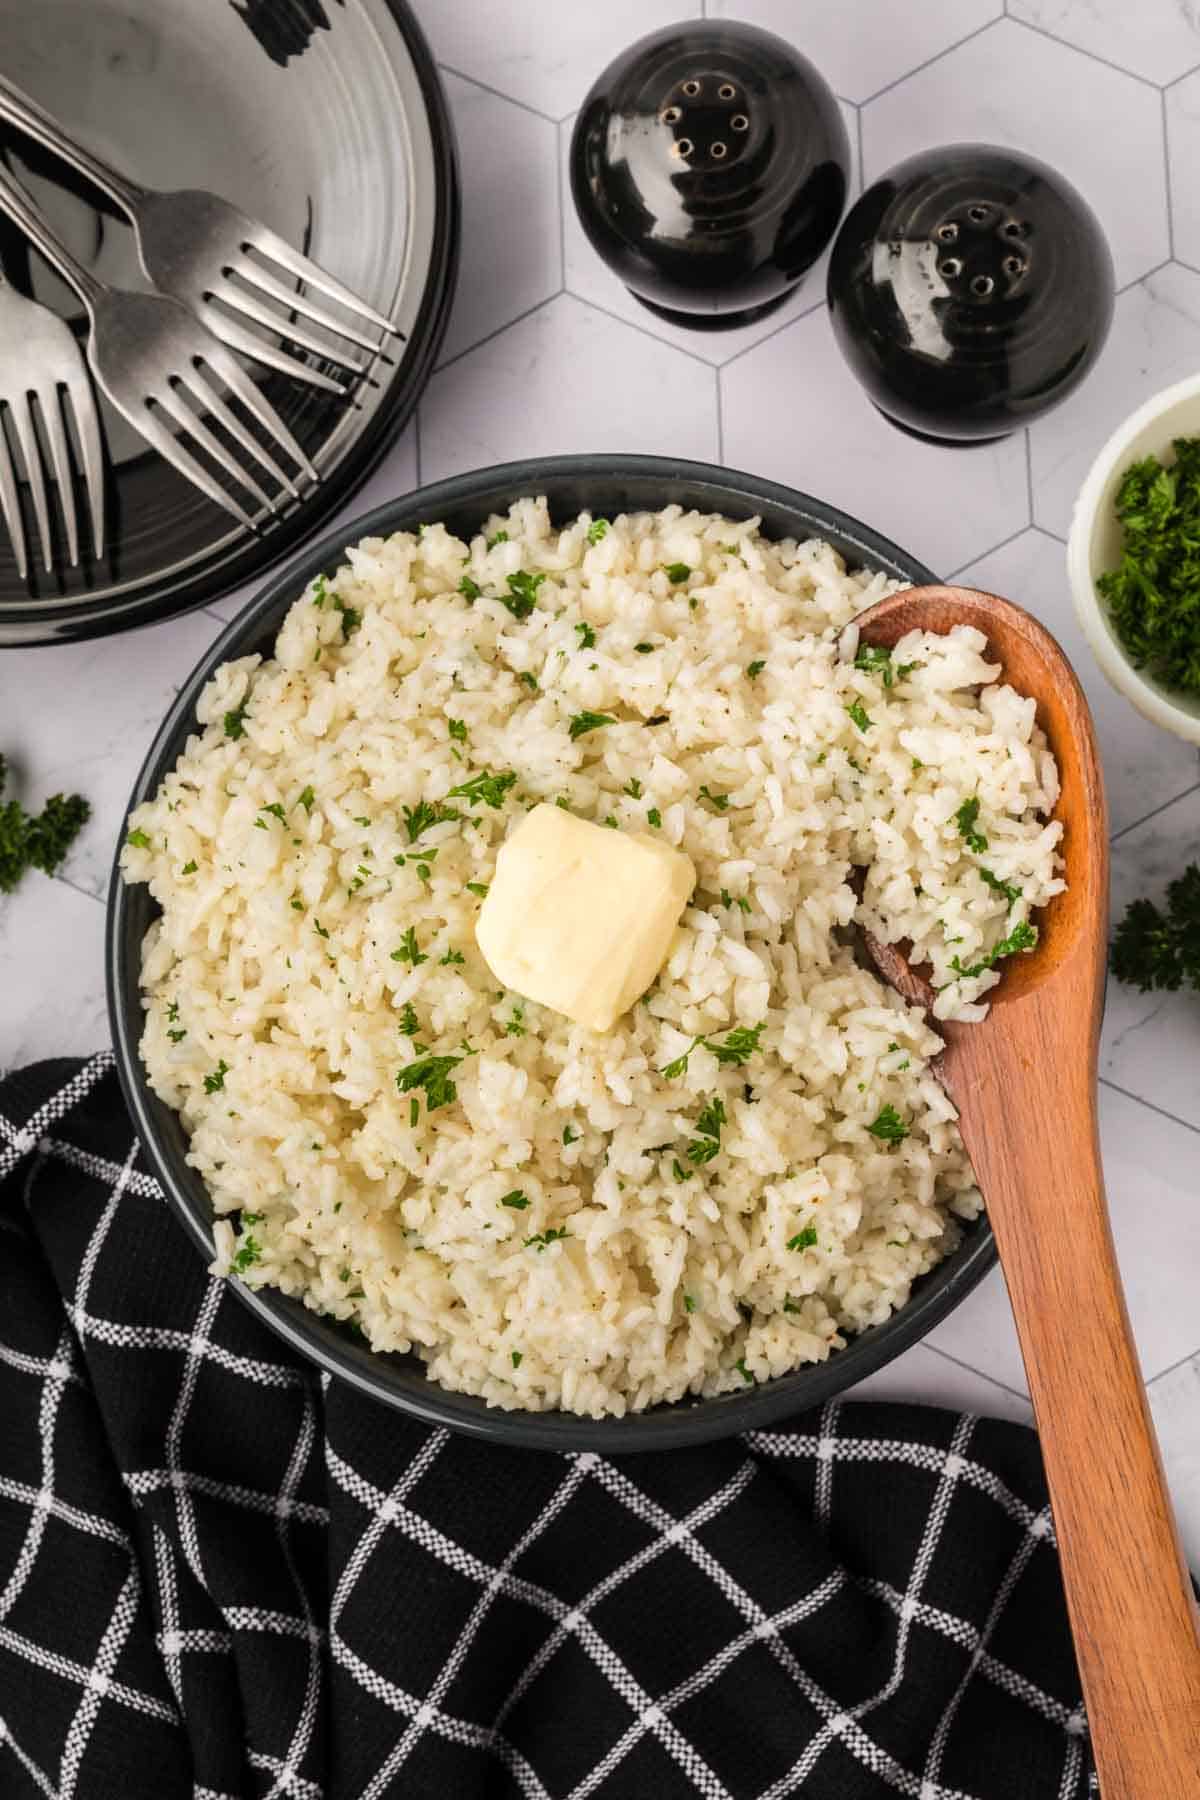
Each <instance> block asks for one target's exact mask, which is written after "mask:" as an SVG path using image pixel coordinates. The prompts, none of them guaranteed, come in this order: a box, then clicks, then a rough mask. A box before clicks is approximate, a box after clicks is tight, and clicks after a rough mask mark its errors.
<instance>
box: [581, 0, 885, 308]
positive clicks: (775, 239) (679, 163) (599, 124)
mask: <svg viewBox="0 0 1200 1800" xmlns="http://www.w3.org/2000/svg"><path fill="white" fill-rule="evenodd" d="M849 166H850V146H849V143H848V141H847V138H846V128H845V126H844V124H843V123H842V115H841V112H840V110H839V108H838V103H837V101H836V100H835V99H834V97H833V94H832V92H831V91H830V89H829V87H828V86H827V84H826V83H825V82H824V81H823V80H822V78H821V76H820V75H819V74H818V72H817V70H816V69H815V68H814V67H813V65H812V64H811V63H810V62H809V61H808V59H807V58H806V57H803V56H801V55H800V54H799V52H798V51H796V50H793V49H792V47H791V45H790V44H786V43H784V41H783V39H782V38H778V37H775V36H774V35H773V34H772V33H771V32H769V31H760V30H759V29H758V28H757V26H754V25H742V24H737V23H733V22H730V21H720V22H717V21H704V22H699V23H696V24H690V23H684V24H679V25H670V26H668V27H667V28H666V29H665V30H663V31H654V32H651V33H650V35H649V36H648V37H644V38H641V39H639V41H638V42H637V43H636V44H633V45H632V46H631V47H630V48H629V49H628V50H626V51H625V52H624V53H623V54H622V55H621V56H619V57H617V59H616V61H615V62H613V63H611V64H610V65H609V67H608V68H607V69H606V70H605V71H604V73H603V75H601V76H600V78H599V80H598V81H597V82H596V83H595V85H594V86H593V87H592V90H591V92H590V93H589V94H588V97H587V99H586V100H585V101H584V103H583V108H582V111H581V112H580V114H579V118H578V119H577V121H576V124H575V131H574V134H573V136H572V139H571V192H572V194H573V196H574V200H575V206H576V209H577V211H578V213H579V217H580V220H581V221H582V223H583V227H584V230H585V231H586V232H587V234H588V237H589V238H590V239H591V241H592V244H593V246H594V247H595V249H596V250H597V251H598V253H599V254H600V256H601V257H603V259H604V261H605V262H606V263H607V264H608V265H609V267H610V268H611V269H613V270H614V271H615V273H616V274H617V275H619V276H620V278H621V280H622V281H623V282H624V283H625V285H626V287H628V288H629V289H630V291H631V292H632V293H633V294H635V295H636V296H637V298H638V299H639V300H641V301H644V302H645V304H646V305H647V306H649V307H652V308H653V309H654V310H655V311H656V312H660V313H662V314H664V315H665V316H666V317H668V318H670V319H672V320H674V321H675V322H676V323H677V324H680V325H691V326H700V327H710V328H711V327H713V326H723V325H741V324H745V323H746V322H747V320H748V319H750V318H757V317H759V316H761V315H762V314H763V313H765V312H769V311H770V310H771V308H772V307H774V306H778V305H779V304H780V302H781V301H782V300H783V299H784V298H785V297H786V295H787V293H788V292H789V290H790V289H791V288H792V287H793V286H794V285H795V284H796V282H797V281H799V279H800V277H801V276H802V275H803V274H804V272H805V270H806V269H809V268H811V267H812V265H813V263H814V262H815V261H816V260H817V258H818V256H820V254H821V252H822V251H823V250H824V249H825V246H826V245H827V244H828V242H829V240H830V238H831V237H832V236H833V233H834V230H835V229H836V226H837V222H838V220H839V218H840V217H841V213H842V207H843V205H844V204H845V199H846V186H847V176H848V171H849Z"/></svg>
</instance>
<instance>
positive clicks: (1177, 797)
mask: <svg viewBox="0 0 1200 1800" xmlns="http://www.w3.org/2000/svg"><path fill="white" fill-rule="evenodd" d="M1197 792H1200V781H1194V782H1193V783H1192V785H1191V787H1186V788H1184V789H1183V790H1182V792H1180V793H1178V794H1173V795H1172V796H1171V798H1170V799H1169V800H1164V801H1163V803H1162V805H1161V806H1156V807H1154V808H1153V810H1152V811H1150V812H1148V813H1146V814H1144V815H1143V817H1142V818H1140V819H1135V820H1134V821H1133V823H1132V825H1122V827H1121V829H1120V831H1114V832H1113V835H1112V837H1111V838H1110V839H1109V842H1110V843H1112V844H1119V843H1120V841H1121V839H1122V838H1123V837H1128V836H1129V833H1130V832H1131V831H1137V830H1139V829H1140V828H1141V827H1142V826H1143V825H1148V824H1149V823H1150V821H1151V819H1157V818H1158V816H1159V814H1160V813H1165V812H1166V811H1167V810H1168V808H1169V807H1172V806H1178V804H1179V802H1180V801H1181V800H1186V799H1187V798H1188V796H1189V795H1190V794H1195V793H1197Z"/></svg>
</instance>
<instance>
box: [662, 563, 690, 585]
mask: <svg viewBox="0 0 1200 1800" xmlns="http://www.w3.org/2000/svg"><path fill="white" fill-rule="evenodd" d="M691 572H692V571H691V569H690V568H689V567H688V565H687V563H680V562H675V563H664V564H663V574H664V575H665V576H666V578H667V580H668V581H673V582H675V584H676V585H678V584H679V582H681V581H686V580H687V578H688V576H689V575H690V574H691Z"/></svg>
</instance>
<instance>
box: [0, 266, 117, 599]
mask: <svg viewBox="0 0 1200 1800" xmlns="http://www.w3.org/2000/svg"><path fill="white" fill-rule="evenodd" d="M60 389H63V390H65V393H66V397H67V398H68V399H69V400H70V402H71V411H72V413H73V414H74V416H75V433H76V438H77V441H78V448H79V459H80V462H81V463H82V465H83V485H84V488H85V489H86V491H87V497H88V510H89V512H90V514H91V521H92V548H93V550H94V552H95V555H96V557H97V558H99V557H101V556H103V554H104V462H103V458H102V457H101V453H100V421H99V419H98V418H97V416H96V397H95V395H94V394H93V393H92V385H91V382H90V381H89V380H88V377H87V368H86V365H85V363H84V360H83V352H82V350H81V349H80V348H79V345H78V344H77V343H76V341H75V334H74V333H73V332H72V330H71V327H70V326H69V325H68V324H67V322H66V320H65V319H60V318H59V317H58V315H57V314H56V313H52V312H51V311H50V309H49V307H47V306H40V305H39V304H38V302H37V301H36V300H28V299H26V297H25V295H24V294H20V293H18V292H17V290H16V288H14V287H12V286H11V285H10V284H9V283H8V282H7V281H6V280H5V279H4V276H3V275H2V274H0V405H3V406H5V407H7V409H8V413H9V417H10V419H11V422H12V429H13V431H14V433H15V435H16V439H17V442H18V443H19V444H20V446H21V456H22V459H23V461H24V463H25V478H26V480H27V481H28V483H29V490H30V496H31V498H32V500H33V512H34V517H35V519H36V520H37V529H38V538H39V540H40V542H41V550H42V561H43V562H44V563H45V565H46V573H47V574H49V573H50V571H51V570H52V569H53V567H54V556H53V551H52V548H51V540H50V508H49V505H48V503H47V499H46V481H45V473H44V470H43V467H42V452H41V448H40V445H39V443H38V433H37V426H36V424H35V423H34V415H33V407H32V405H31V404H30V402H31V400H35V401H36V402H37V408H38V412H39V413H40V415H41V420H42V430H43V432H44V434H45V438H46V442H47V444H48V445H49V449H50V462H51V466H52V468H53V471H54V480H55V482H56V484H57V486H58V499H59V506H60V507H61V509H62V517H63V525H64V526H65V528H66V534H67V553H68V555H69V557H70V559H71V567H72V568H75V567H76V566H77V565H78V562H79V525H78V521H77V519H76V515H75V487H74V483H73V481H72V477H71V453H70V449H69V446H68V441H67V433H66V430H65V427H64V424H63V401H62V396H61V395H60V392H59V390H60ZM0 512H2V513H3V514H4V520H5V523H6V524H7V526H8V535H9V537H10V538H11V539H12V547H13V552H14V554H15V556H16V559H17V572H18V573H19V575H20V577H21V580H22V581H25V580H26V579H27V578H28V574H29V563H28V558H27V556H26V551H25V526H24V522H23V520H22V517H21V501H20V496H19V494H18V492H17V478H16V471H15V469H14V467H13V460H12V455H11V452H10V450H9V444H8V439H7V437H6V435H5V432H4V426H3V423H2V422H0Z"/></svg>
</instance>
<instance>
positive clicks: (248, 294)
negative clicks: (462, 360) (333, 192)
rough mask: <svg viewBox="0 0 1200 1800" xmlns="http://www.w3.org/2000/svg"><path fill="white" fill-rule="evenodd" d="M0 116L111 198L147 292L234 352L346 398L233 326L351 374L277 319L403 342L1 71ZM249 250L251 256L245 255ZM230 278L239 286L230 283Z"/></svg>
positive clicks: (280, 244)
mask: <svg viewBox="0 0 1200 1800" xmlns="http://www.w3.org/2000/svg"><path fill="white" fill-rule="evenodd" d="M0 119H4V120H7V121H8V123H9V124H12V125H18V126H19V127H20V128H21V130H22V131H25V132H28V134H29V136H30V137H33V138H36V139H37V141H38V142H39V143H40V144H44V145H45V146H46V147H47V148H48V149H50V150H53V151H54V152H55V153H56V154H57V155H59V156H61V157H63V158H64V160H65V161H67V162H69V163H70V164H71V165H72V166H73V167H74V168H76V169H78V170H79V172H80V173H81V174H82V175H86V176H87V178H88V180H89V181H94V182H95V184H96V186H97V187H98V188H101V189H102V190H103V191H104V192H105V193H106V194H108V195H109V196H110V197H111V198H112V199H113V200H115V201H116V203H117V205H118V206H119V207H121V208H122V210H123V211H124V212H126V213H127V214H128V215H129V219H130V222H131V224H132V225H133V231H134V237H135V238H136V240H137V247H138V255H139V257H140V259H141V264H142V268H143V269H144V270H145V272H146V274H147V276H148V277H149V279H150V280H151V281H152V282H153V283H154V285H155V287H156V288H158V289H159V290H160V292H162V293H164V294H173V295H174V297H175V298H176V299H177V300H182V301H183V302H184V304H185V305H186V306H190V307H191V308H192V310H193V312H195V313H196V315H197V317H198V318H200V319H202V320H203V321H204V323H205V324H206V325H207V326H208V328H209V330H210V331H215V332H216V334H217V336H218V337H220V338H223V339H224V341H225V342H226V343H227V344H229V345H230V346H231V347H232V348H233V349H234V350H240V351H242V352H243V354H245V355H246V356H253V357H255V358H257V360H258V361H259V362H264V363H267V364H269V366H270V367H271V368H273V369H279V370H281V371H282V372H283V373H284V374H285V375H294V376H296V377H297V378H298V379H299V380H301V381H309V382H313V383H314V384H315V385H316V386H317V387H322V388H326V389H328V390H329V391H330V392H332V393H335V394H344V393H345V392H346V386H345V383H344V382H341V381H336V380H335V379H334V378H333V377H332V376H330V375H326V374H324V373H323V372H322V371H321V370H319V369H314V368H311V367H310V366H309V364H308V363H305V362H300V361H299V360H298V359H297V358H296V357H294V356H289V355H288V354H287V353H286V351H284V350H280V349H278V348H277V347H276V346H275V345H273V344H268V343H267V342H266V341H265V340H264V339H263V338H261V337H259V336H258V334H257V333H256V332H254V331H251V330H250V329H249V327H248V326H247V325H245V324H243V323H242V322H241V321H242V320H243V319H253V320H256V321H257V322H258V323H259V324H260V325H265V326H267V327H268V328H269V329H270V330H272V331H275V332H278V333H279V334H280V335H281V336H282V337H286V338H289V339H290V340H291V341H292V342H293V343H294V344H299V345H300V346H302V348H304V349H306V350H311V351H313V352H314V353H315V354H316V355H318V356H323V357H325V358H326V360H327V361H329V362H334V363H340V364H342V366H343V367H345V368H346V369H347V370H348V372H349V373H350V374H351V375H353V376H358V375H363V374H365V373H366V368H367V365H366V364H365V363H362V362H359V361H358V360H357V359H356V358H355V357H353V356H351V355H349V354H348V353H347V352H345V351H344V350H341V349H335V348H332V347H331V346H330V345H329V344H328V343H327V342H325V341H324V340H323V339H321V338H319V337H317V336H316V334H315V333H314V332H312V331H309V330H308V329H307V327H306V326H305V325H303V324H298V323H297V322H296V320H295V319H289V318H287V317H286V316H284V315H285V314H286V313H288V312H291V313H297V314H299V315H300V318H301V319H305V320H308V321H309V323H311V324H314V325H320V326H322V327H323V328H324V329H325V330H327V331H331V332H336V333H338V334H339V335H340V336H341V337H343V338H346V339H348V340H349V341H350V343H352V344H357V345H358V346H359V348H360V349H363V350H367V351H370V352H372V353H374V352H376V351H377V350H378V349H379V348H380V345H379V343H378V342H377V340H376V339H375V338H372V337H369V336H368V335H367V333H366V332H365V331H364V330H363V329H362V323H360V322H365V323H367V324H369V325H373V326H374V327H375V329H376V332H380V331H383V332H388V333H390V334H391V335H392V336H394V337H400V338H402V337H403V336H404V333H403V332H401V331H398V330H397V328H396V326H395V325H393V324H392V322H391V320H390V319H385V318H384V317H383V315H382V314H381V313H377V312H376V311H375V310H374V309H373V308H372V307H370V306H368V305H367V304H366V302H365V301H363V300H360V299H359V298H358V296H357V294H354V293H352V292H351V291H350V289H349V288H348V287H344V286H343V285H342V283H341V282H340V281H337V280H335V279H334V277H333V276H332V275H329V274H327V273H326V271H325V270H324V269H322V268H321V267H319V265H318V264H317V263H315V262H312V261H310V259H309V258H308V257H307V256H301V254H300V252H299V251H298V250H293V249H292V246H291V245H290V244H289V243H287V242H286V241H285V240H284V239H283V238H281V237H280V236H279V235H278V233H277V232H274V231H271V230H270V229H269V228H268V227H267V226H266V225H261V224H259V222H258V221H257V220H256V219H251V218H249V217H248V216H247V214H246V213H243V212H240V211H239V210H238V208H237V207H236V206H231V205H230V204H229V202H228V201H226V200H222V199H220V198H219V197H218V196H217V195H216V194H210V193H206V192H205V191H204V190H203V189H199V188H196V189H183V190H180V191H179V192H176V193H160V192H158V191H157V190H156V189H153V188H144V187H139V186H138V184H137V183H136V182H134V181H130V180H129V178H128V177H127V176H125V175H123V174H121V173H120V171H119V170H117V169H114V168H113V167H112V166H111V164H109V163H106V162H104V161H103V160H102V159H101V158H100V157H99V156H96V155H95V154H94V153H93V152H92V151H91V150H89V149H87V148H86V146H85V145H83V144H80V143H78V142H77V141H76V140H75V138H73V137H72V136H71V134H70V132H68V131H67V130H66V129H65V128H64V127H63V126H62V125H60V124H59V122H58V120H57V119H55V118H54V117H53V116H52V115H51V114H50V113H48V112H47V111H46V110H45V108H44V107H42V106H39V104H38V103H37V101H36V100H32V99H30V97H29V95H28V94H25V93H22V91H21V89H20V88H19V87H17V86H16V85H15V84H14V83H13V82H11V81H9V80H8V79H7V78H6V77H5V76H3V75H0ZM251 251H253V252H254V255H253V256H251V255H250V254H248V252H251ZM257 257H262V258H263V259H265V260H266V261H268V262H270V263H273V264H275V265H277V267H278V268H279V269H281V270H285V271H286V272H287V273H288V274H290V275H292V276H294V277H295V278H296V279H297V280H298V281H302V282H303V283H304V284H305V286H306V287H307V288H316V289H317V290H318V291H319V292H320V293H323V294H325V295H327V296H328V298H329V299H331V300H336V301H338V302H339V304H340V305H342V306H343V307H345V308H346V310H347V312H349V313H351V314H352V315H353V316H354V322H352V323H348V322H345V321H343V320H341V319H339V318H338V317H337V316H336V315H335V314H333V313H331V312H330V311H329V309H328V308H327V307H325V306H322V305H321V303H320V302H319V301H318V300H314V299H312V298H311V296H310V295H309V294H307V293H304V294H301V293H297V292H296V290H295V289H294V288H292V287H289V286H288V285H287V283H286V282H285V281H281V280H280V279H279V276H278V275H277V274H273V273H272V272H271V271H270V270H269V269H265V268H264V267H263V266H262V263H261V262H259V261H257V260H256V258H257ZM235 276H236V277H237V278H238V279H237V280H235V279H233V278H234V277H235ZM242 284H247V285H242ZM214 301H220V302H222V305H220V306H218V305H214ZM225 307H228V308H230V309H231V310H232V311H233V312H235V313H237V314H238V317H237V318H236V319H234V318H231V317H230V316H229V313H228V312H226V311H225V310H223V309H224V308H225Z"/></svg>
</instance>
